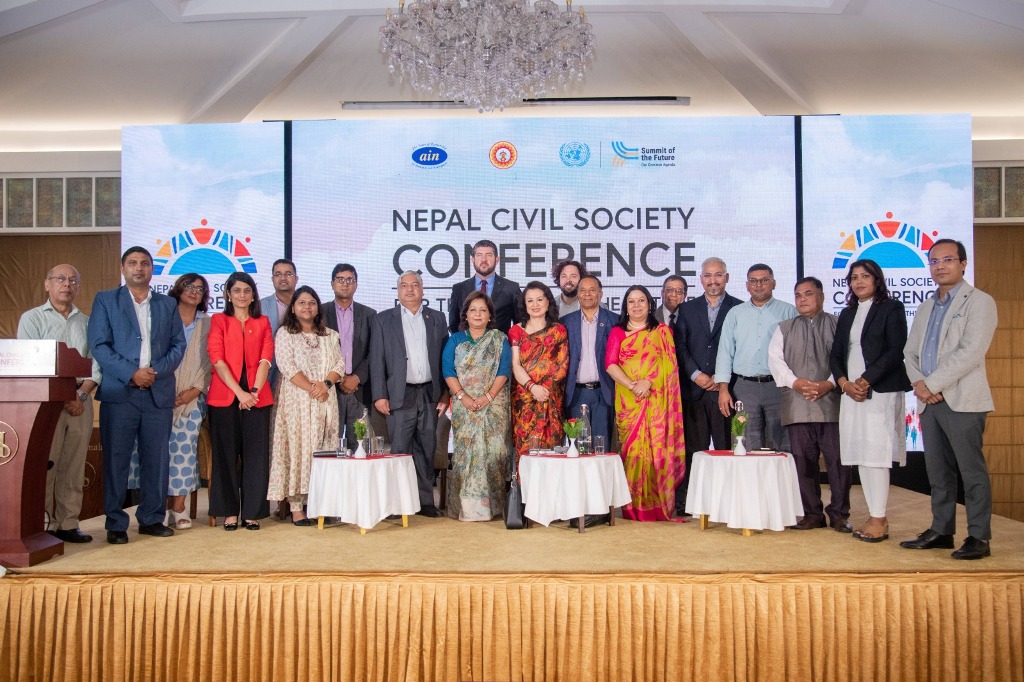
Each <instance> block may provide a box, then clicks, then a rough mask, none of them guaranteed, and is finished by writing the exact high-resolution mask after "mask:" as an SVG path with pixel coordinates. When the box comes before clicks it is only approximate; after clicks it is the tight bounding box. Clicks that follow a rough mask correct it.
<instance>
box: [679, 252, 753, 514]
mask: <svg viewBox="0 0 1024 682" xmlns="http://www.w3.org/2000/svg"><path fill="white" fill-rule="evenodd" d="M700 284H701V286H702V287H703V288H704V295H703V296H699V297H697V298H695V299H693V300H692V301H686V302H685V303H681V304H680V305H679V307H678V308H677V311H678V313H677V317H676V323H675V327H674V335H675V342H676V359H677V361H678V364H679V375H680V376H679V387H680V390H681V392H682V398H683V434H684V435H685V437H686V472H685V473H684V474H683V480H682V481H680V483H679V486H678V487H677V488H676V514H677V515H682V514H683V513H684V510H685V508H686V486H687V485H688V483H689V478H690V463H691V462H692V461H693V453H695V452H699V451H701V450H707V449H708V448H709V447H711V440H712V439H714V442H715V447H717V448H725V449H728V448H729V447H731V446H732V431H731V422H730V418H729V417H728V416H725V415H723V414H722V413H721V411H719V409H718V384H716V383H715V380H714V378H713V377H714V376H715V362H716V360H717V358H718V342H719V340H720V339H721V334H722V324H723V323H724V322H725V316H726V314H727V313H728V312H729V311H730V310H731V309H732V308H733V307H735V306H737V305H739V304H740V303H741V301H740V300H739V299H738V298H736V297H735V296H730V295H729V294H727V293H726V291H725V287H726V285H728V284H729V271H728V270H727V269H726V267H725V261H723V260H722V259H721V258H715V257H712V258H708V259H707V260H705V261H704V263H703V264H701V273H700ZM683 299H685V294H684V296H683Z"/></svg>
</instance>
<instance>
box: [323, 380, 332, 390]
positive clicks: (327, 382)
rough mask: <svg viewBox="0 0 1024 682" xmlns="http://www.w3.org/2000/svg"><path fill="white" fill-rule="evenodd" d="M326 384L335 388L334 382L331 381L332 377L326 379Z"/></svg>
mask: <svg viewBox="0 0 1024 682" xmlns="http://www.w3.org/2000/svg"><path fill="white" fill-rule="evenodd" d="M324 384H325V385H326V386H327V388H334V382H333V381H331V380H330V379H324Z"/></svg>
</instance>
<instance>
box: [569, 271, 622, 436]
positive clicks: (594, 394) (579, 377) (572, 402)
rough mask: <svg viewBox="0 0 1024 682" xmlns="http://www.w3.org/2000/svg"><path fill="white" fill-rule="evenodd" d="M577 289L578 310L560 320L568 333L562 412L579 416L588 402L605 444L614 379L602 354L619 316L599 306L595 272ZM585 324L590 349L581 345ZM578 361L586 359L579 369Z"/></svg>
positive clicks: (612, 403) (584, 278)
mask: <svg viewBox="0 0 1024 682" xmlns="http://www.w3.org/2000/svg"><path fill="white" fill-rule="evenodd" d="M577 292H578V293H577V298H578V299H579V302H580V309H579V310H576V311H573V312H571V313H569V314H568V315H565V316H563V317H562V318H561V320H559V321H560V322H561V323H562V324H563V325H565V330H566V331H567V332H568V335H569V371H568V374H567V375H566V384H565V414H566V416H567V417H570V418H572V417H579V416H580V408H581V407H582V406H583V405H587V407H588V409H589V411H590V425H591V427H592V428H593V432H594V435H595V436H604V442H605V444H607V445H610V441H609V438H610V437H611V425H612V416H613V415H614V406H615V380H614V379H612V378H611V376H610V375H609V374H608V371H607V370H606V369H605V367H604V353H605V349H606V348H607V345H608V334H610V333H611V331H612V327H614V326H615V323H616V322H617V321H618V318H617V317H616V315H615V314H614V313H612V312H611V311H610V310H608V309H607V308H602V307H601V299H602V290H601V280H599V279H598V278H597V277H595V276H594V275H584V276H583V279H581V280H580V283H579V286H578V287H577ZM584 325H587V328H586V331H587V334H586V336H587V339H588V340H589V341H590V344H591V345H590V347H589V348H584V346H583V336H584V331H585V330H584ZM581 360H586V362H585V363H584V365H583V367H582V368H581V367H580V362H581ZM591 363H593V364H591Z"/></svg>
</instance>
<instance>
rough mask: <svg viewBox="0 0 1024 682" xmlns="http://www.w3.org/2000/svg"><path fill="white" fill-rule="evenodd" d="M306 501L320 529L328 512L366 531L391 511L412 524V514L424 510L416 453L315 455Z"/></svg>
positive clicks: (360, 530) (406, 522)
mask: <svg viewBox="0 0 1024 682" xmlns="http://www.w3.org/2000/svg"><path fill="white" fill-rule="evenodd" d="M306 504H307V506H308V510H307V511H308V514H309V516H311V517H316V518H317V519H318V520H317V527H318V528H320V529H321V530H322V529H323V527H324V517H325V516H336V517H338V518H339V519H340V520H341V521H342V522H343V523H354V524H356V525H357V526H359V532H360V533H361V534H364V535H365V534H366V530H367V529H368V528H373V527H374V526H375V525H377V524H378V523H379V522H380V521H382V520H383V519H386V518H387V517H388V516H391V515H392V514H400V515H401V516H402V526H403V527H408V525H409V519H408V516H409V514H415V513H416V512H418V511H419V510H420V494H419V487H418V485H417V483H416V467H415V465H414V464H413V461H412V455H374V456H371V457H365V458H361V459H357V458H355V457H337V456H331V455H328V456H320V455H319V454H317V455H314V457H313V468H312V470H311V471H310V474H309V497H308V498H307V500H306Z"/></svg>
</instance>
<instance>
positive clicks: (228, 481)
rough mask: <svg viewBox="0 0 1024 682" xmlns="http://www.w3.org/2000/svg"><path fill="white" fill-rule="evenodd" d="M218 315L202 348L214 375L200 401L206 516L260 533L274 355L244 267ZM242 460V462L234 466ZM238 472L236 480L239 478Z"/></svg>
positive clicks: (228, 287) (233, 277)
mask: <svg viewBox="0 0 1024 682" xmlns="http://www.w3.org/2000/svg"><path fill="white" fill-rule="evenodd" d="M224 291H225V292H226V294H227V301H226V302H225V304H224V312H223V313H217V314H216V315H214V316H213V317H212V318H211V319H210V337H209V340H208V342H207V347H208V348H209V353H210V363H211V364H212V365H213V372H214V373H213V377H212V378H211V382H210V393H209V397H208V398H207V402H208V404H209V415H210V439H211V441H212V445H213V448H212V450H213V452H212V457H211V464H212V467H211V473H210V516H213V517H217V516H223V517H224V530H235V529H237V528H238V517H239V516H241V517H242V521H243V525H244V526H245V527H246V528H247V529H248V530H259V529H260V523H259V519H262V518H264V517H266V516H267V515H269V513H270V509H269V505H268V504H267V483H268V480H269V478H270V407H271V405H273V404H274V396H273V394H272V393H271V392H270V386H268V385H267V384H268V381H267V375H268V374H269V372H270V364H271V361H272V360H273V359H274V337H273V334H272V333H271V330H270V320H269V319H267V316H266V315H263V314H262V313H261V311H260V297H259V294H258V293H257V291H256V283H255V282H254V281H253V279H252V277H250V276H249V275H247V274H246V273H244V272H236V273H234V274H232V275H231V276H230V277H228V281H227V282H226V283H225V285H224ZM239 461H241V467H239V466H238V463H239ZM239 470H241V480H239Z"/></svg>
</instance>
